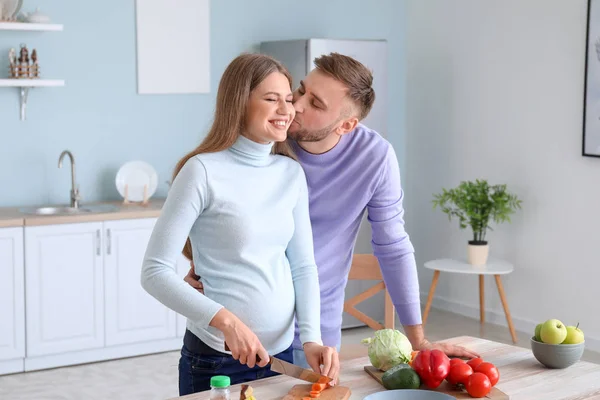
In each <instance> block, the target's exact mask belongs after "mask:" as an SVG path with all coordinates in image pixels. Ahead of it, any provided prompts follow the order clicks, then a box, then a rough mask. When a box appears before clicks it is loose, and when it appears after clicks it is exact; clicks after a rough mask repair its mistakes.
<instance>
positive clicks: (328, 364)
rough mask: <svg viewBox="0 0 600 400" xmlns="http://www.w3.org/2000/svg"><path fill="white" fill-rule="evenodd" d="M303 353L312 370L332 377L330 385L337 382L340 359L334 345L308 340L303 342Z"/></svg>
mask: <svg viewBox="0 0 600 400" xmlns="http://www.w3.org/2000/svg"><path fill="white" fill-rule="evenodd" d="M304 354H305V356H306V362H307V363H308V365H310V367H311V368H312V369H313V371H315V372H316V373H318V374H321V375H325V376H328V377H330V378H331V379H332V381H331V385H335V384H337V382H338V378H339V374H340V359H339V354H338V352H337V350H336V349H335V348H334V347H328V346H321V345H320V344H318V343H314V342H309V343H305V344H304Z"/></svg>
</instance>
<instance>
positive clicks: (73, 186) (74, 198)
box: [58, 150, 81, 208]
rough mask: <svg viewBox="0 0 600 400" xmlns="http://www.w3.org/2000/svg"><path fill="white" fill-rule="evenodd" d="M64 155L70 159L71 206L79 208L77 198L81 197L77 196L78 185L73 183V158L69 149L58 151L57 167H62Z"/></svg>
mask: <svg viewBox="0 0 600 400" xmlns="http://www.w3.org/2000/svg"><path fill="white" fill-rule="evenodd" d="M65 155H67V156H69V159H70V160H71V207H73V208H79V200H80V199H81V197H80V196H79V186H77V184H76V183H75V159H74V158H73V154H71V152H70V151H69V150H65V151H63V152H62V153H60V157H59V158H58V168H62V161H63V158H64V157H65Z"/></svg>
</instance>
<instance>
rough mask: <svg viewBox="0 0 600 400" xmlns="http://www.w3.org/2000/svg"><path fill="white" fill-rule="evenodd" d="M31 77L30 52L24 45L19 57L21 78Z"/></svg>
mask: <svg viewBox="0 0 600 400" xmlns="http://www.w3.org/2000/svg"><path fill="white" fill-rule="evenodd" d="M28 77H29V50H27V46H25V45H24V44H22V45H21V52H20V56H19V78H28Z"/></svg>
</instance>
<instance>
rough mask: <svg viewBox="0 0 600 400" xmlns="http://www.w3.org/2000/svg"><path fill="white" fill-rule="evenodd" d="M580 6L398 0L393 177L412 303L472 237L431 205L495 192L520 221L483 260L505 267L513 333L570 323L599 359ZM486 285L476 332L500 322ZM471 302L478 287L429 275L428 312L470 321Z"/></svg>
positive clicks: (599, 263) (598, 281)
mask: <svg viewBox="0 0 600 400" xmlns="http://www.w3.org/2000/svg"><path fill="white" fill-rule="evenodd" d="M586 3H587V2H586V1H585V0H486V1H481V0H453V1H447V0H427V1H423V0H408V8H407V18H406V19H407V24H408V27H407V29H408V34H407V46H408V49H407V65H408V69H407V113H406V115H407V144H406V149H407V151H406V155H407V164H406V167H407V169H406V170H405V171H404V175H405V176H406V180H405V181H406V184H405V190H406V196H407V202H406V206H407V228H408V230H409V233H411V237H412V239H413V241H414V244H415V247H416V256H417V261H418V263H419V266H420V282H421V292H422V294H423V295H426V293H427V291H428V290H429V286H430V283H431V277H432V274H431V273H430V271H427V270H424V269H423V268H422V265H423V263H424V262H425V261H427V260H430V259H433V258H439V257H448V256H455V257H456V256H463V255H465V254H466V241H467V239H468V238H469V237H470V232H468V231H459V229H458V224H457V222H448V219H447V217H446V216H445V215H444V214H442V213H441V212H440V211H438V210H435V211H434V210H433V209H432V206H431V199H432V194H433V193H435V192H439V191H440V190H441V188H442V187H447V188H449V187H451V186H454V185H457V184H458V183H459V182H460V181H461V180H468V179H475V178H485V179H488V180H489V181H490V183H507V184H508V185H509V189H510V190H512V191H514V192H516V193H517V194H518V195H519V196H520V197H521V198H522V199H523V210H522V211H521V212H520V213H518V214H517V215H516V216H515V217H513V222H512V224H510V225H507V224H503V225H500V226H495V231H494V232H490V234H489V235H488V238H489V239H490V241H491V249H490V251H491V255H492V256H496V257H504V258H507V259H509V260H511V261H513V262H514V263H515V265H516V270H515V272H514V273H513V274H512V275H510V276H509V277H507V278H505V280H504V286H505V290H506V294H507V297H508V301H509V306H510V308H511V311H512V314H513V320H514V322H515V325H516V328H517V329H519V330H523V331H525V332H533V329H534V327H535V324H536V323H537V322H540V321H543V320H545V319H548V318H558V319H561V320H562V321H563V322H564V323H566V324H567V325H571V324H576V323H577V322H579V323H580V328H582V329H583V331H584V332H585V333H586V339H587V342H588V343H587V345H588V348H593V349H596V350H600V317H598V315H599V313H598V309H599V307H600V305H599V304H600V302H599V300H600V159H592V158H585V157H581V155H580V154H581V143H582V139H581V136H582V135H581V129H582V112H583V109H582V99H583V84H584V79H583V73H584V62H585V61H584V60H585V57H584V56H585V53H584V50H585V30H586V10H587V4H586ZM570 279H572V280H573V282H574V283H573V286H571V287H568V285H567V281H568V280H570ZM487 284H488V285H487V286H486V294H487V299H486V300H487V303H486V306H487V310H488V315H487V317H488V321H490V322H495V323H500V324H506V321H505V318H504V314H503V311H502V306H501V304H500V301H499V299H498V292H497V289H496V287H495V286H494V282H493V279H492V278H490V279H488V281H487ZM478 304H479V300H478V284H477V278H476V277H471V276H467V277H465V276H449V275H445V274H442V275H441V276H440V282H439V284H438V290H437V296H436V299H435V301H434V305H437V306H440V307H445V308H449V307H457V309H458V310H459V312H461V313H464V314H466V315H470V316H472V317H478V315H479V314H478ZM490 312H491V315H490ZM507 339H509V334H508V331H507Z"/></svg>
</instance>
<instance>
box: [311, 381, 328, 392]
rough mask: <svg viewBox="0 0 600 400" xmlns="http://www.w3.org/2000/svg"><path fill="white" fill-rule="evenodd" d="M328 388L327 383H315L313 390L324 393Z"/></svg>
mask: <svg viewBox="0 0 600 400" xmlns="http://www.w3.org/2000/svg"><path fill="white" fill-rule="evenodd" d="M326 387H327V384H326V383H313V385H312V390H313V391H315V392H322V391H323V390H325V388H326Z"/></svg>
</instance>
